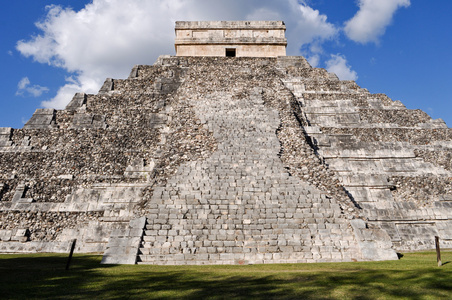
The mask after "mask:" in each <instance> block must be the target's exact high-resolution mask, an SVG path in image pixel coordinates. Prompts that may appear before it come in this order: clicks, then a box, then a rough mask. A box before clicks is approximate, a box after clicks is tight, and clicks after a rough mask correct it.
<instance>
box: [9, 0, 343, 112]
mask: <svg viewBox="0 0 452 300" xmlns="http://www.w3.org/2000/svg"><path fill="white" fill-rule="evenodd" d="M247 19H249V20H283V21H285V22H286V25H287V32H286V35H287V38H288V39H289V41H290V42H289V45H288V49H287V52H288V54H289V55H299V54H300V49H301V47H302V46H303V45H308V44H312V45H313V47H308V49H309V51H308V54H311V55H316V54H318V53H319V52H321V43H322V42H323V41H325V40H328V39H331V38H334V36H335V35H337V32H338V29H337V28H335V26H334V25H332V24H330V23H328V21H327V17H326V16H325V15H322V14H320V13H319V11H318V10H314V9H312V8H311V7H309V6H308V5H307V4H306V2H304V1H297V0H281V1H272V0H248V1H242V0H228V1H223V0H209V1H196V0H165V1H159V0H128V1H123V0H93V1H92V3H90V4H87V5H86V6H85V8H84V9H82V10H80V11H74V10H72V9H70V8H63V7H61V6H55V5H51V6H48V7H47V16H46V18H45V19H44V20H43V21H41V22H38V23H37V24H36V26H37V27H38V28H39V29H40V30H41V31H42V33H41V34H40V35H37V36H34V37H31V38H30V39H29V40H22V41H19V42H18V43H17V50H18V51H19V52H20V53H22V54H23V55H24V56H26V57H32V58H33V59H34V60H35V61H37V62H40V63H46V64H49V65H52V66H55V67H59V68H63V69H65V70H66V71H68V72H69V73H70V74H72V76H70V77H68V79H67V84H66V85H64V86H63V87H61V88H60V89H59V91H58V93H57V95H56V96H55V97H54V98H53V99H50V100H48V101H44V102H43V103H42V105H43V106H44V107H54V108H64V107H65V105H66V104H67V103H68V102H69V101H70V99H71V98H72V96H73V95H74V93H75V92H79V91H84V92H87V93H96V92H97V91H98V89H99V88H100V86H101V85H102V83H103V81H104V80H105V78H106V77H113V78H124V77H126V76H127V75H128V73H129V71H130V69H131V68H132V66H133V65H135V64H152V63H153V62H154V61H155V60H156V58H157V57H158V55H161V54H174V46H173V44H174V22H175V21H176V20H188V21H190V20H247Z"/></svg>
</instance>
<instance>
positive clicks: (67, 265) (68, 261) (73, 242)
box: [66, 239, 77, 270]
mask: <svg viewBox="0 0 452 300" xmlns="http://www.w3.org/2000/svg"><path fill="white" fill-rule="evenodd" d="M76 242H77V239H73V240H72V245H71V252H70V253H69V258H68V259H67V264H66V270H69V265H70V264H71V259H72V254H74V249H75V243H76Z"/></svg>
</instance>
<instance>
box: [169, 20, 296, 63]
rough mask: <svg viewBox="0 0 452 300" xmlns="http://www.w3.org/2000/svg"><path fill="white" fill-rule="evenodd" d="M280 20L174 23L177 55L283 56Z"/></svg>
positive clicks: (282, 36)
mask: <svg viewBox="0 0 452 300" xmlns="http://www.w3.org/2000/svg"><path fill="white" fill-rule="evenodd" d="M285 31H286V26H285V25H284V22H282V21H216V22H206V21H204V22H201V21H197V22H186V21H178V22H176V42H175V47H176V55H177V56H229V57H277V56H285V55H286V46H287V39H286V38H285Z"/></svg>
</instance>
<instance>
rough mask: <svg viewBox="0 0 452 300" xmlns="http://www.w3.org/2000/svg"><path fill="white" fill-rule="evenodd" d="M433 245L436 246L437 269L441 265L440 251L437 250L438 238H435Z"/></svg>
mask: <svg viewBox="0 0 452 300" xmlns="http://www.w3.org/2000/svg"><path fill="white" fill-rule="evenodd" d="M435 244H436V261H437V262H438V267H441V266H442V263H441V249H440V248H439V236H435Z"/></svg>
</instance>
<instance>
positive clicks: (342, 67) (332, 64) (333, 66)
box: [326, 54, 358, 80]
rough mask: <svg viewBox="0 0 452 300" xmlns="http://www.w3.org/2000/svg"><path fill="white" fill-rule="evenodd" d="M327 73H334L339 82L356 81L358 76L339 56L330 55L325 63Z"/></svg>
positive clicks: (342, 57) (341, 56) (343, 58)
mask: <svg viewBox="0 0 452 300" xmlns="http://www.w3.org/2000/svg"><path fill="white" fill-rule="evenodd" d="M326 69H327V70H328V72H332V73H335V74H336V75H337V77H339V79H340V80H357V79H358V74H357V73H356V72H355V71H353V70H352V69H351V67H350V66H349V65H348V64H347V59H346V58H345V57H344V56H343V55H340V54H332V55H331V58H330V60H328V61H327V62H326Z"/></svg>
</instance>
